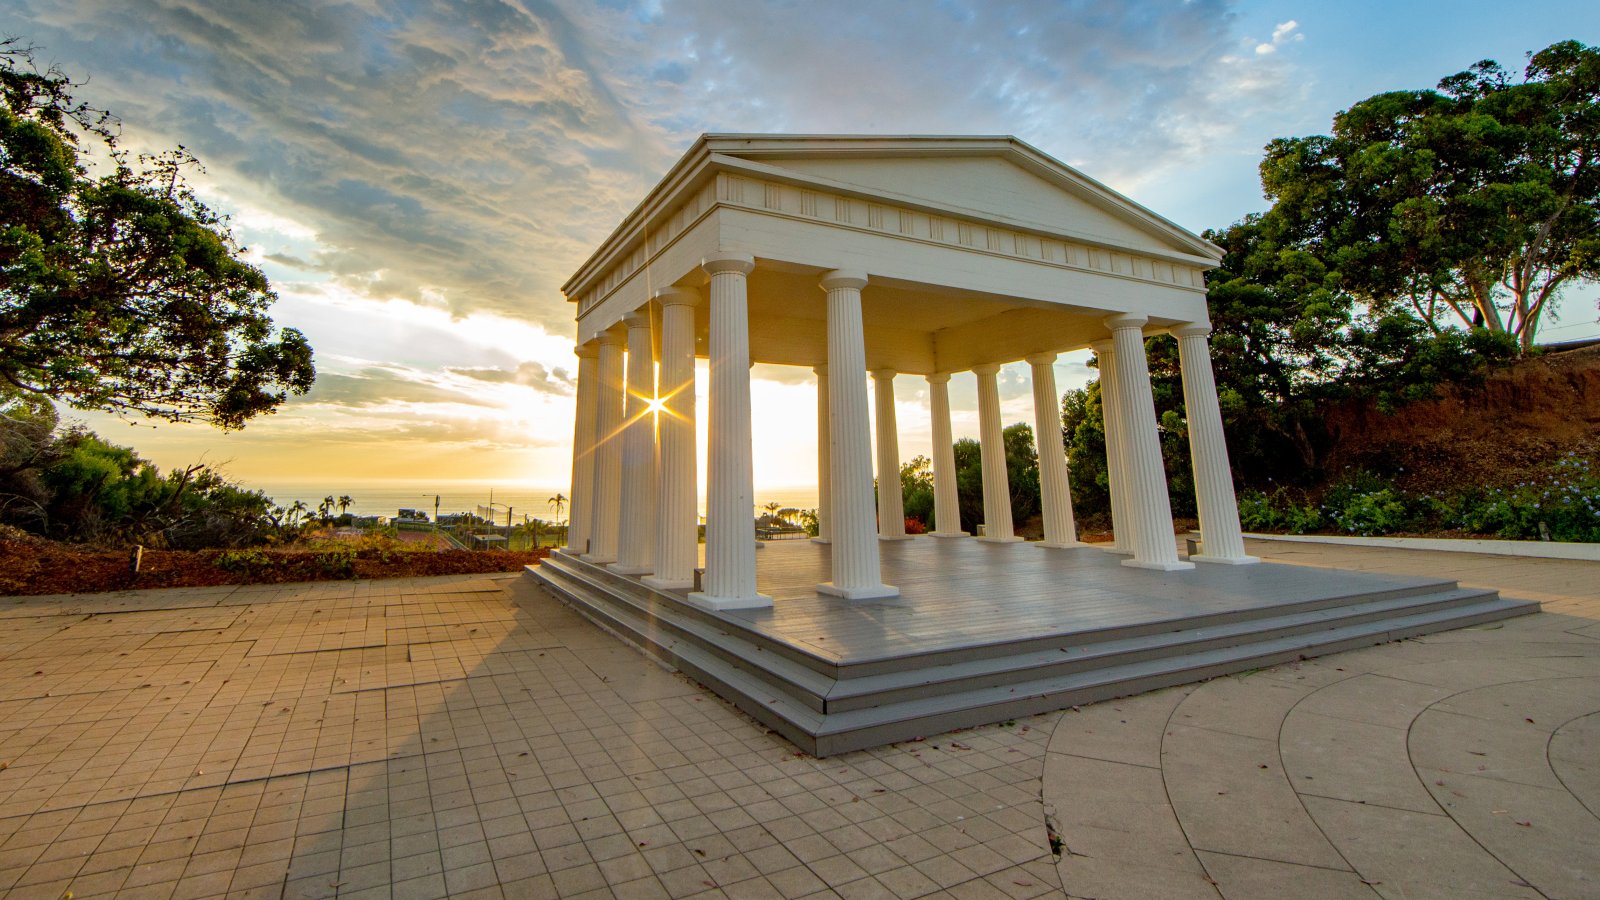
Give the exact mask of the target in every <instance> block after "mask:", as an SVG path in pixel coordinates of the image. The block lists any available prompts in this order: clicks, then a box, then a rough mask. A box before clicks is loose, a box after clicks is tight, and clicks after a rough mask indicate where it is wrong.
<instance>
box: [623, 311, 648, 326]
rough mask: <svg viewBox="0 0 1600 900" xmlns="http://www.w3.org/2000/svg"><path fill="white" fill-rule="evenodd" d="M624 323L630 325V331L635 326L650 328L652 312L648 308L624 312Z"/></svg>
mask: <svg viewBox="0 0 1600 900" xmlns="http://www.w3.org/2000/svg"><path fill="white" fill-rule="evenodd" d="M622 324H624V325H626V326H628V329H629V330H630V331H631V330H633V329H635V328H643V329H646V330H648V329H649V328H650V313H649V311H648V310H638V309H636V310H634V311H633V312H630V313H624V314H623V316H622Z"/></svg>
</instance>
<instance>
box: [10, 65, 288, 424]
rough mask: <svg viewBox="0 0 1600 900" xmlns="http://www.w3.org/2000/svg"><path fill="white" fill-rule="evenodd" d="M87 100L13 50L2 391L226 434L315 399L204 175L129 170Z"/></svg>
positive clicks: (162, 166) (164, 161)
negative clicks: (292, 403)
mask: <svg viewBox="0 0 1600 900" xmlns="http://www.w3.org/2000/svg"><path fill="white" fill-rule="evenodd" d="M74 87H75V85H74V84H73V83H72V82H70V81H69V80H68V79H67V77H66V76H65V75H63V74H62V73H61V72H59V71H58V70H55V69H50V70H47V71H44V72H40V71H39V70H38V69H37V68H36V67H35V66H34V64H33V58H32V54H31V50H30V48H28V47H26V46H23V45H21V44H19V43H18V42H17V41H16V40H15V39H8V40H5V41H0V383H4V384H6V385H9V386H10V387H12V388H14V389H16V390H19V391H22V392H25V393H32V394H37V395H42V396H47V397H50V398H52V399H55V400H59V401H61V402H64V403H66V404H68V405H70V406H73V407H76V408H78V409H95V410H105V411H108V412H117V413H140V414H143V415H145V416H149V417H154V418H160V419H166V420H169V421H174V422H176V421H203V422H209V423H211V424H214V425H217V426H219V427H221V428H224V429H229V428H239V427H242V426H243V425H244V423H245V422H246V421H247V420H248V419H250V418H252V417H254V416H257V415H261V414H264V413H270V412H272V411H273V410H274V409H275V408H276V407H277V406H278V405H279V404H281V403H283V401H284V400H285V399H286V398H287V396H288V394H290V393H296V394H303V393H305V392H306V391H307V390H309V389H310V387H311V384H312V381H313V379H314V378H315V375H316V372H315V368H314V366H313V365H312V353H311V347H310V345H309V344H308V343H307V342H306V340H305V337H304V336H303V335H301V334H300V332H298V331H296V330H294V329H283V330H282V331H280V332H278V333H277V334H276V335H274V333H273V323H272V320H271V318H270V317H269V315H268V311H269V309H270V307H271V305H272V302H273V301H274V300H275V299H276V297H275V295H274V294H273V292H272V289H271V286H270V285H269V284H268V283H267V279H266V276H265V275H263V274H262V273H261V272H260V270H258V269H256V268H255V267H253V266H251V265H249V264H248V263H246V262H244V261H243V260H242V259H241V258H240V256H241V253H242V250H241V248H240V247H238V245H237V244H235V242H234V240H233V238H232V236H231V235H230V234H229V232H228V230H227V223H226V221H225V220H224V219H222V218H221V217H219V216H218V215H217V214H216V213H214V212H212V211H211V210H210V209H209V208H207V207H206V205H205V204H203V203H201V202H200V200H199V199H198V198H197V197H196V196H195V194H194V192H193V190H192V189H191V188H190V187H189V185H188V184H187V183H186V182H185V180H184V175H185V172H186V171H189V170H191V169H194V168H196V167H198V162H197V161H196V160H195V159H194V157H193V156H191V155H190V154H189V153H188V151H186V150H184V149H183V148H182V147H179V148H178V149H176V150H174V151H171V152H168V153H164V154H159V155H156V156H141V157H138V158H134V157H132V156H130V155H129V154H128V153H126V152H125V151H123V150H121V149H120V148H119V147H118V145H117V135H116V131H115V122H114V121H113V120H112V119H111V117H110V115H109V114H107V113H105V112H103V111H99V110H96V109H93V108H92V107H90V106H88V105H87V104H84V103H81V102H78V101H76V100H74V99H73V97H72V90H73V88H74ZM96 149H98V150H99V151H100V152H101V153H103V157H102V159H101V162H100V165H99V166H98V168H97V169H91V167H90V165H89V164H88V162H87V159H88V157H90V156H91V155H92V151H94V150H96Z"/></svg>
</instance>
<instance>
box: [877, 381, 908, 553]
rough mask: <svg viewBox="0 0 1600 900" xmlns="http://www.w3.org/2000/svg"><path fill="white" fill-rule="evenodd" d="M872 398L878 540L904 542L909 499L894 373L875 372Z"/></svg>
mask: <svg viewBox="0 0 1600 900" xmlns="http://www.w3.org/2000/svg"><path fill="white" fill-rule="evenodd" d="M872 388H873V390H872V394H873V399H874V400H875V401H876V402H877V407H878V537H879V538H881V539H883V540H886V541H897V540H903V539H905V538H906V537H907V535H906V498H905V494H904V493H903V492H902V491H901V488H900V427H899V425H898V423H896V421H895V414H894V370H893V369H873V370H872Z"/></svg>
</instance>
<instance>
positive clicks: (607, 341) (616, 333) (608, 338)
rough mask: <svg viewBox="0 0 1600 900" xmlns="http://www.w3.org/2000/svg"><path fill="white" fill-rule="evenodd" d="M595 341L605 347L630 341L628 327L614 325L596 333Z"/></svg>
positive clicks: (617, 345) (616, 345)
mask: <svg viewBox="0 0 1600 900" xmlns="http://www.w3.org/2000/svg"><path fill="white" fill-rule="evenodd" d="M594 342H595V343H597V344H599V345H601V346H603V347H620V346H622V345H623V344H626V343H627V342H628V332H627V329H625V328H617V327H616V326H612V327H610V328H607V329H606V330H605V331H602V332H600V333H599V334H597V335H595V336H594Z"/></svg>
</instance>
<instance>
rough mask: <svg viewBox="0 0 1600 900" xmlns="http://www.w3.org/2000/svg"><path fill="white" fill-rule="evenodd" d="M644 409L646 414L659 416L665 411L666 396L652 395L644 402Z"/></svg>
mask: <svg viewBox="0 0 1600 900" xmlns="http://www.w3.org/2000/svg"><path fill="white" fill-rule="evenodd" d="M644 411H645V413H646V414H647V415H652V416H659V415H661V414H662V413H664V412H666V411H667V398H665V397H652V398H650V399H649V400H646V401H645V402H644Z"/></svg>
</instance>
